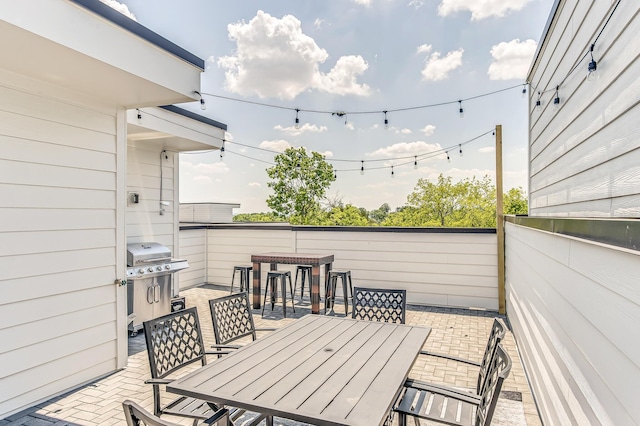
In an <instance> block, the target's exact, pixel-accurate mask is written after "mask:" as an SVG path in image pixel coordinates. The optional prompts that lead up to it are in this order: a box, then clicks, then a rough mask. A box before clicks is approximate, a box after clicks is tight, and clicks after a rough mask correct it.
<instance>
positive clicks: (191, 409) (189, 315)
mask: <svg viewBox="0 0 640 426" xmlns="http://www.w3.org/2000/svg"><path fill="white" fill-rule="evenodd" d="M245 294H246V293H245ZM143 328H144V336H145V339H146V342H147V354H148V356H149V367H150V369H151V379H149V380H146V381H145V383H148V384H151V385H152V386H153V413H154V415H155V416H161V415H162V414H170V415H175V416H181V417H188V418H191V419H193V424H194V426H195V425H197V424H198V422H199V421H202V420H206V419H208V418H209V417H211V416H212V415H214V414H215V413H216V412H217V411H218V407H217V406H216V405H215V404H211V403H207V402H205V401H201V400H198V399H195V398H190V397H186V396H181V397H179V398H177V399H174V400H172V401H171V402H170V403H169V404H167V405H164V406H163V405H162V403H161V392H160V386H161V385H166V384H168V383H171V381H172V380H173V379H167V376H169V375H170V374H172V373H175V372H177V371H179V370H180V369H181V368H183V367H185V366H187V365H189V364H192V363H195V362H200V363H201V364H202V365H206V363H207V358H206V356H205V355H206V354H207V352H205V349H204V343H203V340H202V334H201V332H200V322H199V321H198V312H197V310H196V308H195V307H193V308H188V309H183V310H180V311H176V312H172V313H170V314H167V315H163V316H161V317H158V318H154V319H151V320H149V321H145V322H144V323H143Z"/></svg>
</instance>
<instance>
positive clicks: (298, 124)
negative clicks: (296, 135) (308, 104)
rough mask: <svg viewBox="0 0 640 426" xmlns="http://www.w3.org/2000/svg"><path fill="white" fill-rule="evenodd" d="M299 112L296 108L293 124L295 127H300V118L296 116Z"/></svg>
mask: <svg viewBox="0 0 640 426" xmlns="http://www.w3.org/2000/svg"><path fill="white" fill-rule="evenodd" d="M299 112H300V110H299V109H298V108H296V124H295V128H296V129H299V128H300V118H298V113H299Z"/></svg>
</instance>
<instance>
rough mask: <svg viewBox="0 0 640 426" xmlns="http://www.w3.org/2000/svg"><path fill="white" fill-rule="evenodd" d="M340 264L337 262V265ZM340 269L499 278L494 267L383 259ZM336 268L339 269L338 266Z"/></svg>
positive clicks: (357, 262) (344, 264)
mask: <svg viewBox="0 0 640 426" xmlns="http://www.w3.org/2000/svg"><path fill="white" fill-rule="evenodd" d="M337 264H338V262H336V265H337ZM340 265H342V266H340V267H339V269H343V268H346V269H353V270H367V269H368V270H371V271H375V272H380V273H385V272H392V273H396V272H409V273H424V274H456V275H471V276H494V277H495V276H497V268H496V267H495V266H493V265H488V266H485V265H464V264H459V265H448V264H444V263H416V262H411V261H407V262H398V261H383V260H382V259H377V260H376V259H371V260H361V261H355V260H349V262H340ZM336 268H338V267H337V266H336Z"/></svg>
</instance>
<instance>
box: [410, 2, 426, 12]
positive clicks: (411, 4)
mask: <svg viewBox="0 0 640 426" xmlns="http://www.w3.org/2000/svg"><path fill="white" fill-rule="evenodd" d="M407 6H413V7H415V8H416V10H417V9H420V8H421V7H422V6H424V2H423V1H422V0H411V1H410V2H409V3H408V4H407Z"/></svg>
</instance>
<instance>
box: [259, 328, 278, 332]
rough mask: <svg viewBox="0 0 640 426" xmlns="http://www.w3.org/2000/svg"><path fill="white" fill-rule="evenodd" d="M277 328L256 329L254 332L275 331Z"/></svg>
mask: <svg viewBox="0 0 640 426" xmlns="http://www.w3.org/2000/svg"><path fill="white" fill-rule="evenodd" d="M276 330H277V328H256V331H276Z"/></svg>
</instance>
